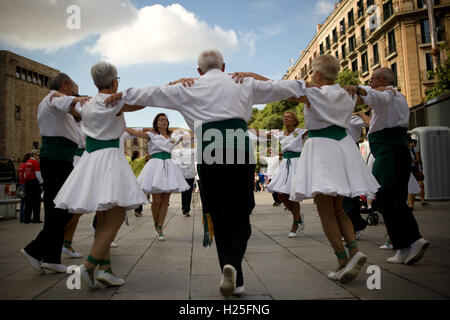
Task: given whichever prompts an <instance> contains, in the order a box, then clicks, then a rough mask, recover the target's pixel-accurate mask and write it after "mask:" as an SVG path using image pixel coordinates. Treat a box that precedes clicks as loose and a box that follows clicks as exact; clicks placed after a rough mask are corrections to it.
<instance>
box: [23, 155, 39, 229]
mask: <svg viewBox="0 0 450 320" xmlns="http://www.w3.org/2000/svg"><path fill="white" fill-rule="evenodd" d="M30 153H31V158H30V159H28V161H27V162H26V163H25V168H24V174H23V176H24V179H25V211H24V222H25V223H30V222H31V213H33V223H42V221H41V219H40V214H41V188H40V184H42V182H43V180H42V176H41V169H40V167H39V161H38V160H39V150H37V149H34V150H32V151H31V152H30Z"/></svg>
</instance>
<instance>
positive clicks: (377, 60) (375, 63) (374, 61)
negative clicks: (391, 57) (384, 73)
mask: <svg viewBox="0 0 450 320" xmlns="http://www.w3.org/2000/svg"><path fill="white" fill-rule="evenodd" d="M369 66H370V69H371V70H374V69H376V68H379V67H380V58H371V59H370V64H369Z"/></svg>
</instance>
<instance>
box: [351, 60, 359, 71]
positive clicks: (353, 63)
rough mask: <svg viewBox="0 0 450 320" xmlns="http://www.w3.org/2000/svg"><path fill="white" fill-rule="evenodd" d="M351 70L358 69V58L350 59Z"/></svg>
mask: <svg viewBox="0 0 450 320" xmlns="http://www.w3.org/2000/svg"><path fill="white" fill-rule="evenodd" d="M352 71H353V72H355V71H358V60H357V59H355V60H353V61H352Z"/></svg>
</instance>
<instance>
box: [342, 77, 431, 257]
mask: <svg viewBox="0 0 450 320" xmlns="http://www.w3.org/2000/svg"><path fill="white" fill-rule="evenodd" d="M394 83H395V75H394V73H393V71H392V70H391V69H389V68H379V69H377V70H375V71H374V72H373V73H372V77H371V83H370V87H347V90H348V91H349V92H350V93H352V94H353V93H357V94H358V95H359V96H360V97H361V98H362V100H363V102H364V103H365V104H367V105H369V106H370V107H371V108H372V118H371V120H370V129H369V133H368V139H369V144H370V150H371V151H372V153H373V156H374V158H375V162H374V165H373V174H374V176H375V177H376V178H377V180H378V182H379V183H380V185H381V188H380V190H379V191H378V192H377V194H376V199H377V203H378V205H379V208H380V212H381V214H382V215H383V220H384V222H385V225H386V229H387V231H388V234H389V238H390V240H391V242H392V244H393V246H394V249H395V250H397V251H396V254H395V255H394V256H393V257H390V258H388V259H387V261H388V262H390V263H404V264H407V265H411V264H413V263H415V262H417V261H418V260H420V259H421V258H422V256H423V255H424V253H425V251H426V249H427V248H428V247H429V245H430V243H429V242H428V241H427V240H425V239H424V238H422V236H421V235H420V231H419V226H418V225H417V221H416V219H415V218H414V215H413V214H412V212H411V209H410V208H409V207H408V206H407V204H406V200H407V195H408V181H409V177H410V174H411V156H410V154H409V150H408V146H407V143H406V138H407V128H408V125H409V108H408V103H407V102H406V99H405V97H404V96H403V95H402V94H401V93H400V92H398V91H397V90H395V89H394V87H393V84H394ZM381 87H383V88H385V89H386V90H384V91H380V90H376V89H377V88H381Z"/></svg>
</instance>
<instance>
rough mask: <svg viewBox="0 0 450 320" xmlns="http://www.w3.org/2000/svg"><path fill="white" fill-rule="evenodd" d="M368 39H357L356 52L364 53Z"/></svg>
mask: <svg viewBox="0 0 450 320" xmlns="http://www.w3.org/2000/svg"><path fill="white" fill-rule="evenodd" d="M366 40H367V37H366V36H365V34H364V36H363V37H357V38H356V50H358V51H362V50H364V49H365V48H366V46H367V43H366Z"/></svg>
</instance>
